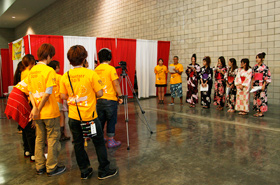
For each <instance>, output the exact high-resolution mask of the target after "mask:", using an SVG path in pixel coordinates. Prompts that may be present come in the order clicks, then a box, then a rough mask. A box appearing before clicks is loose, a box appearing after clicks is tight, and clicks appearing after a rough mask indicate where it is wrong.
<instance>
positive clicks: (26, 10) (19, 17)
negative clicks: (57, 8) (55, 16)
mask: <svg viewBox="0 0 280 185" xmlns="http://www.w3.org/2000/svg"><path fill="white" fill-rule="evenodd" d="M55 1H56V0H0V28H15V27H17V26H19V25H20V24H21V23H23V22H24V21H26V20H27V19H29V18H31V17H32V16H34V15H35V14H36V13H38V12H40V11H42V10H43V9H45V8H47V7H48V6H49V5H51V4H52V3H54V2H55ZM13 17H14V18H13Z"/></svg>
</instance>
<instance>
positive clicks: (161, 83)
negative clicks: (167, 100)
mask: <svg viewBox="0 0 280 185" xmlns="http://www.w3.org/2000/svg"><path fill="white" fill-rule="evenodd" d="M154 71H155V74H156V87H157V92H158V99H159V102H158V104H164V100H163V98H164V88H165V87H166V86H167V84H166V73H168V70H167V67H166V66H165V65H163V59H162V58H160V59H159V60H158V65H157V66H156V67H155V69H154Z"/></svg>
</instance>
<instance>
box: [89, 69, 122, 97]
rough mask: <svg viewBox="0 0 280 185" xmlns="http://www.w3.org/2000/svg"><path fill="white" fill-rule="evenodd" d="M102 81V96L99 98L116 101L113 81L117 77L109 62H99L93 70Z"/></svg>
mask: <svg viewBox="0 0 280 185" xmlns="http://www.w3.org/2000/svg"><path fill="white" fill-rule="evenodd" d="M94 71H95V72H96V73H97V74H98V76H99V77H100V79H101V80H102V82H103V83H104V85H105V86H104V88H103V96H102V97H101V98H100V99H107V100H113V101H118V98H117V92H116V91H115V89H114V86H113V81H114V80H117V79H119V76H118V74H117V71H116V69H115V68H114V67H113V66H111V65H109V64H100V65H99V66H97V67H96V68H95V70H94Z"/></svg>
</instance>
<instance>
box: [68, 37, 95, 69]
mask: <svg viewBox="0 0 280 185" xmlns="http://www.w3.org/2000/svg"><path fill="white" fill-rule="evenodd" d="M63 39H64V73H65V72H67V71H69V69H71V68H72V67H73V66H72V65H70V62H69V60H68V59H67V52H68V50H69V49H70V47H72V46H74V45H82V46H84V47H85V49H86V50H87V52H88V57H87V61H88V64H89V67H88V68H89V69H94V60H97V55H96V37H75V36H63Z"/></svg>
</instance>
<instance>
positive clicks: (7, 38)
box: [0, 28, 15, 48]
mask: <svg viewBox="0 0 280 185" xmlns="http://www.w3.org/2000/svg"><path fill="white" fill-rule="evenodd" d="M14 40H15V32H14V29H8V28H0V48H9V46H8V43H9V42H12V41H14Z"/></svg>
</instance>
